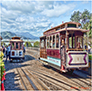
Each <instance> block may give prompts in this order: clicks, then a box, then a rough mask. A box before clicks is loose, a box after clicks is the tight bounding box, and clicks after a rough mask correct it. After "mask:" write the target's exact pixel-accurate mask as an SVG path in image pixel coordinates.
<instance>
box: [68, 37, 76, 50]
mask: <svg viewBox="0 0 92 91" xmlns="http://www.w3.org/2000/svg"><path fill="white" fill-rule="evenodd" d="M72 42H73V43H72ZM72 44H73V45H72ZM69 48H75V37H73V39H72V37H69Z"/></svg>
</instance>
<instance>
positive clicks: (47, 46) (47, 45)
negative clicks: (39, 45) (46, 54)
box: [47, 37, 49, 48]
mask: <svg viewBox="0 0 92 91" xmlns="http://www.w3.org/2000/svg"><path fill="white" fill-rule="evenodd" d="M47 48H49V37H47Z"/></svg>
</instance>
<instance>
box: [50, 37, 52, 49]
mask: <svg viewBox="0 0 92 91" xmlns="http://www.w3.org/2000/svg"><path fill="white" fill-rule="evenodd" d="M50 48H52V36H50Z"/></svg>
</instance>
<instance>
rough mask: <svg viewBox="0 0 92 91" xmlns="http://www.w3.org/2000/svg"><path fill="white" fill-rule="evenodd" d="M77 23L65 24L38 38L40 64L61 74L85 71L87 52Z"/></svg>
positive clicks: (82, 30)
mask: <svg viewBox="0 0 92 91" xmlns="http://www.w3.org/2000/svg"><path fill="white" fill-rule="evenodd" d="M80 27H81V24H80V23H78V22H65V23H62V24H61V25H58V26H56V27H53V28H51V29H48V30H47V31H45V32H44V33H43V36H41V37H40V62H42V63H43V64H44V65H50V66H52V67H54V68H56V69H58V70H60V71H61V72H68V71H73V70H75V69H87V68H88V65H89V61H88V52H87V49H85V45H84V42H85V41H84V33H86V32H88V31H89V30H85V29H81V28H80Z"/></svg>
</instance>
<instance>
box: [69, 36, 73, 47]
mask: <svg viewBox="0 0 92 91" xmlns="http://www.w3.org/2000/svg"><path fill="white" fill-rule="evenodd" d="M69 48H72V37H69Z"/></svg>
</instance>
